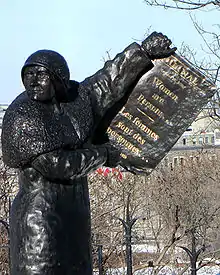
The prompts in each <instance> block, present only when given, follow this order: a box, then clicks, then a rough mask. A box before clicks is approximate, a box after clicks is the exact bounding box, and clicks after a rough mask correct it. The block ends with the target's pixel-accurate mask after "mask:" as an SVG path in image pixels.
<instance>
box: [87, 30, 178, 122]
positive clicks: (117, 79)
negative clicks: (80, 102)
mask: <svg viewBox="0 0 220 275" xmlns="http://www.w3.org/2000/svg"><path fill="white" fill-rule="evenodd" d="M171 43H172V42H171V40H170V39H168V38H167V36H165V35H163V34H162V33H157V32H153V33H152V34H151V35H150V36H148V37H147V38H146V39H145V40H144V41H143V42H142V44H141V45H139V44H137V43H133V44H131V45H130V46H128V47H127V48H126V49H125V50H124V51H123V52H121V53H119V54H117V55H116V57H115V58H114V59H113V60H110V61H107V62H106V63H105V65H104V67H103V68H102V69H101V70H99V71H98V72H97V73H96V74H94V75H93V76H91V77H90V78H87V79H86V80H85V81H84V83H83V84H85V86H86V87H87V88H89V93H90V95H91V98H92V101H93V106H95V111H96V112H97V113H98V114H97V115H98V116H99V117H102V116H103V115H104V114H105V112H106V111H107V110H108V109H109V108H111V107H112V106H113V105H114V104H115V103H116V102H118V101H119V100H120V99H121V98H123V97H124V96H125V95H129V94H130V93H131V92H132V90H133V88H134V87H135V85H136V84H137V82H138V81H139V79H140V78H141V77H142V76H143V75H144V74H145V73H146V72H147V71H149V70H150V69H152V68H153V63H152V61H151V60H154V59H158V58H164V57H168V56H170V55H171V54H173V53H174V52H175V50H176V48H172V49H171V48H170V45H171Z"/></svg>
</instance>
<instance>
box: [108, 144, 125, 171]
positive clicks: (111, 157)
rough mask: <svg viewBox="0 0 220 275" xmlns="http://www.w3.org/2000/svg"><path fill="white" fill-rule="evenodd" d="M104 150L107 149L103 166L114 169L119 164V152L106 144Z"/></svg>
mask: <svg viewBox="0 0 220 275" xmlns="http://www.w3.org/2000/svg"><path fill="white" fill-rule="evenodd" d="M105 148H106V149H107V161H106V163H105V166H107V167H110V168H114V167H116V166H117V165H118V164H119V162H120V153H121V152H120V151H119V150H118V149H117V148H115V147H114V146H113V145H111V144H110V143H106V144H105Z"/></svg>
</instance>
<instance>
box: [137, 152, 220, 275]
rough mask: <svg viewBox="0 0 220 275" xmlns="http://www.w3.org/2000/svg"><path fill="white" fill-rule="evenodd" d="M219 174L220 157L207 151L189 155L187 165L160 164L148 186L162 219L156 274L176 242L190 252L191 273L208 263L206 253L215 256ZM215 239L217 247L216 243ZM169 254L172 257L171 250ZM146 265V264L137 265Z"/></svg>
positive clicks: (219, 194)
mask: <svg viewBox="0 0 220 275" xmlns="http://www.w3.org/2000/svg"><path fill="white" fill-rule="evenodd" d="M219 177H220V170H219V167H218V160H213V158H210V157H209V155H208V153H206V152H205V153H204V152H202V153H200V154H197V155H196V156H194V157H191V158H190V157H189V158H188V159H187V161H186V162H185V163H184V165H179V166H176V167H173V168H172V169H170V167H164V168H162V167H160V168H158V169H157V170H156V171H155V172H154V173H153V174H152V176H151V179H150V183H149V189H148V190H149V192H150V198H151V206H152V211H153V212H154V213H156V214H157V215H158V217H159V218H160V221H161V225H160V230H159V231H157V235H155V240H157V245H158V251H160V255H159V257H158V258H157V259H155V262H154V264H153V266H154V270H153V272H154V273H153V274H158V271H159V269H160V268H161V267H163V266H165V265H166V264H167V260H166V257H165V255H167V254H168V253H170V252H171V251H172V249H173V251H175V249H174V248H175V247H176V249H177V246H178V247H179V249H180V248H181V249H183V250H185V251H186V252H187V254H188V256H189V258H190V262H191V264H190V267H191V274H192V275H193V274H196V272H197V271H198V270H199V269H200V268H202V267H204V265H206V264H207V262H205V261H204V260H205V257H208V256H207V255H209V258H210V255H212V256H213V259H214V258H215V259H216V257H217V254H216V253H215V252H216V250H218V249H219V247H218V246H219V243H218V237H216V235H218V232H216V231H217V227H219V225H220V223H219V222H220V221H219V214H220V201H219V198H220V186H219V180H220V178H219ZM154 227H155V225H154ZM162 229H163V230H162ZM164 232H165V234H164ZM216 242H217V243H218V244H217V249H216V247H214V246H213V244H214V243H216ZM179 253H180V251H179ZM168 255H169V257H168V260H170V257H171V254H168ZM199 263H200V264H199ZM144 267H146V265H143V266H142V267H141V266H139V267H138V268H137V269H140V268H144ZM186 268H187V266H186ZM184 271H185V270H183V269H182V270H180V271H179V273H178V274H183V272H184Z"/></svg>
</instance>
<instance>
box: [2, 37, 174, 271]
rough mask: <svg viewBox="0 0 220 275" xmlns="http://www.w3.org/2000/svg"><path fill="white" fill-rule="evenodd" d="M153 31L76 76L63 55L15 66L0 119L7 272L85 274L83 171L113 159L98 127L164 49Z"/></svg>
mask: <svg viewBox="0 0 220 275" xmlns="http://www.w3.org/2000/svg"><path fill="white" fill-rule="evenodd" d="M170 45H171V41H170V40H169V39H168V38H167V37H166V36H164V35H162V34H161V33H156V32H155V33H153V34H151V35H150V36H149V37H148V38H147V39H146V40H144V41H143V43H142V45H141V46H140V45H138V44H136V43H133V44H131V45H130V46H129V47H127V48H126V49H125V50H124V51H123V52H122V53H120V54H118V55H117V56H116V57H115V59H114V60H112V61H108V62H106V64H105V66H104V68H103V69H101V70H100V71H98V72H97V73H96V74H95V75H93V76H92V77H89V78H87V79H85V80H84V81H83V82H81V83H78V82H76V81H71V80H69V69H68V66H67V63H66V61H65V59H64V58H63V57H62V56H61V55H60V54H58V53H56V52H54V51H50V50H41V51H37V52H35V53H33V54H32V55H31V56H30V57H29V58H28V59H27V61H26V62H25V64H24V66H23V68H22V80H23V83H24V86H25V91H24V92H23V93H21V94H20V95H19V96H18V97H17V98H16V99H15V100H14V101H13V102H12V103H11V105H10V106H9V107H8V109H7V111H6V114H5V116H4V121H3V131H2V151H3V160H4V162H5V163H6V164H7V165H8V166H10V167H13V168H18V169H19V192H18V194H17V196H16V198H15V199H14V201H13V204H12V209H11V217H10V244H11V247H10V254H11V274H12V275H43V274H46V275H52V274H53V275H58V274H59V275H60V274H63V275H70V274H71V275H74V274H75V275H79V274H80V275H91V274H92V264H91V262H92V261H91V250H90V234H91V232H90V209H89V194H88V184H87V174H88V173H90V172H91V171H94V170H95V169H97V168H98V167H100V166H102V165H106V166H109V167H114V166H116V165H117V164H118V163H119V161H120V159H119V153H120V152H118V151H117V150H115V149H114V148H113V147H112V146H110V145H109V144H108V137H107V135H106V127H108V125H109V124H110V122H111V121H112V119H113V118H114V116H115V115H116V114H117V113H118V111H119V110H120V108H122V106H123V105H124V104H125V102H126V100H127V99H128V97H129V95H130V93H131V92H132V90H133V88H134V87H135V85H136V83H137V81H138V80H139V79H140V77H141V76H142V75H143V74H144V73H145V72H147V71H148V70H150V69H151V68H152V67H153V64H152V62H151V59H156V58H163V57H167V56H169V55H171V54H172V53H173V52H174V51H175V50H176V48H173V49H170V48H169V46H170Z"/></svg>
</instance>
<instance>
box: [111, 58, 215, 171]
mask: <svg viewBox="0 0 220 275" xmlns="http://www.w3.org/2000/svg"><path fill="white" fill-rule="evenodd" d="M154 65H155V66H154V68H153V69H152V70H151V71H150V72H148V73H146V74H145V75H144V76H143V77H142V78H141V79H140V80H139V82H138V84H137V86H136V87H135V89H134V90H133V92H132V94H131V96H130V98H129V101H128V102H127V104H126V105H125V106H124V107H123V109H122V110H121V111H120V113H119V114H118V115H117V116H116V118H115V119H114V120H113V122H112V124H111V126H110V127H109V129H108V133H109V137H110V139H111V141H112V143H113V144H114V145H115V146H117V147H118V148H120V149H121V150H122V154H121V155H122V157H123V158H124V160H123V161H122V163H121V164H122V166H124V167H127V168H128V170H132V171H134V172H145V173H150V172H151V171H152V169H153V168H155V166H156V165H157V164H158V163H159V162H160V161H161V159H162V158H163V157H164V156H165V155H166V153H168V151H169V150H170V149H171V148H172V147H173V145H174V144H175V143H176V141H177V140H178V139H179V138H180V136H181V135H182V134H183V132H184V131H185V130H186V129H187V128H188V126H189V125H191V123H192V122H193V121H194V119H195V118H196V116H197V115H198V113H199V111H200V110H201V108H202V106H203V105H205V104H206V103H207V102H208V101H209V100H210V98H211V97H212V96H213V95H214V93H215V91H216V87H215V86H214V85H213V83H211V82H210V81H209V80H208V79H206V78H205V76H204V75H203V74H201V73H200V72H199V71H198V70H196V69H195V68H193V66H192V65H191V64H189V63H188V62H187V61H186V60H184V59H182V58H181V57H180V56H178V55H177V54H174V55H172V56H170V57H168V58H165V59H161V60H157V61H154Z"/></svg>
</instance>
